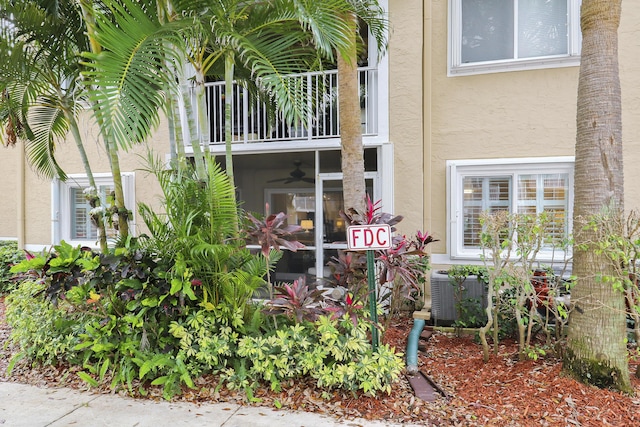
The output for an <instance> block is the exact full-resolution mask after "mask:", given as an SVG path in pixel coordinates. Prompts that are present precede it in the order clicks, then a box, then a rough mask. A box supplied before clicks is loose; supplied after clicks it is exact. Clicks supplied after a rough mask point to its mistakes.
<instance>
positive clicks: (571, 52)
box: [447, 0, 582, 77]
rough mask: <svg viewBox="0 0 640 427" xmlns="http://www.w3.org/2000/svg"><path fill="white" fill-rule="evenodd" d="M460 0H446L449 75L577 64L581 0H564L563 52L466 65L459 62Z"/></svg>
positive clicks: (580, 44)
mask: <svg viewBox="0 0 640 427" xmlns="http://www.w3.org/2000/svg"><path fill="white" fill-rule="evenodd" d="M462 1H464V0H449V18H448V19H449V25H448V47H447V75H448V76H449V77H452V76H463V75H474V74H487V73H500V72H507V71H522V70H534V69H543V68H560V67H575V66H578V65H580V50H581V47H582V33H581V31H580V4H581V3H582V0H567V2H568V4H567V14H568V15H569V30H568V38H569V40H568V43H569V46H568V52H567V54H566V55H560V56H552V57H535V58H524V59H503V60H497V61H484V62H473V63H468V64H463V63H462Z"/></svg>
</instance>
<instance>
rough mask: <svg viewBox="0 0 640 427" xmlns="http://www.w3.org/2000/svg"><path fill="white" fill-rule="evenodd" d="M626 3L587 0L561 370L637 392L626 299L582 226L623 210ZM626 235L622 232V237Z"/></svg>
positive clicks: (593, 233) (583, 18)
mask: <svg viewBox="0 0 640 427" xmlns="http://www.w3.org/2000/svg"><path fill="white" fill-rule="evenodd" d="M620 4H621V0H583V2H582V9H581V28H582V37H583V38H582V60H581V64H580V77H579V83H578V111H577V138H576V159H575V196H574V197H575V199H574V200H575V201H574V206H575V207H574V218H573V221H574V235H575V244H574V252H573V254H574V255H573V273H574V275H575V276H576V277H577V283H576V284H575V286H574V288H573V289H572V291H571V304H572V306H573V309H572V312H571V315H570V316H571V317H570V320H569V329H568V336H567V352H566V356H565V358H564V366H563V369H564V371H565V372H567V373H569V374H570V375H572V376H574V377H576V378H578V379H579V380H581V381H583V382H586V383H591V384H596V385H598V386H601V387H614V388H617V389H619V390H622V391H625V392H632V391H633V387H632V386H631V384H630V380H629V366H628V362H627V347H626V339H625V338H626V323H625V304H624V296H623V293H622V292H620V291H618V290H616V289H614V287H613V286H612V284H611V282H610V281H607V280H604V279H603V278H605V277H613V276H614V275H615V269H614V267H613V266H612V265H611V264H610V262H608V261H607V258H606V255H604V254H602V253H601V252H602V251H598V250H596V248H597V246H596V245H597V242H596V240H597V239H596V231H595V230H593V229H591V228H588V227H585V226H584V224H585V222H586V221H588V220H589V219H590V218H592V217H593V216H594V215H598V214H601V213H602V212H603V210H607V209H609V210H611V211H612V214H613V215H616V214H617V213H619V212H622V211H623V210H624V198H623V194H624V183H623V162H622V113H621V97H620V80H619V75H618V26H619V23H620ZM621 232H622V230H618V233H617V234H618V235H622V234H621Z"/></svg>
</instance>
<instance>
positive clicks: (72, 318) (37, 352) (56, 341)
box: [6, 281, 89, 365]
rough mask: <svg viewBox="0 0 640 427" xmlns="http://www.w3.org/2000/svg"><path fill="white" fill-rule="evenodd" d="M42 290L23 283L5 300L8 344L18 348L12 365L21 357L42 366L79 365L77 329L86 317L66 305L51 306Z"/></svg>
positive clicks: (28, 282) (40, 286)
mask: <svg viewBox="0 0 640 427" xmlns="http://www.w3.org/2000/svg"><path fill="white" fill-rule="evenodd" d="M44 289H45V285H44V283H37V282H32V281H25V282H22V283H21V284H20V286H18V287H17V288H16V289H15V290H14V291H13V292H11V294H10V295H9V296H8V297H7V306H6V319H7V323H8V324H9V325H10V326H11V335H10V337H9V341H10V342H12V343H14V344H17V345H18V346H19V348H20V351H19V352H18V353H17V354H16V355H14V357H13V362H15V361H16V360H18V359H20V358H23V357H26V358H27V359H29V360H31V361H33V362H37V363H41V364H56V363H58V362H60V361H66V362H70V363H73V362H79V359H78V357H77V356H78V352H77V351H76V350H75V346H76V345H77V344H78V343H79V342H80V336H79V333H80V332H81V328H80V326H81V325H82V324H84V322H86V321H89V318H88V316H86V315H85V314H84V313H80V312H77V311H74V310H69V308H70V306H69V305H67V304H66V303H63V304H61V305H60V306H59V307H57V308H56V307H54V306H53V305H52V304H51V303H50V302H49V301H47V300H46V299H45V297H44V292H43V291H44ZM13 362H12V365H13Z"/></svg>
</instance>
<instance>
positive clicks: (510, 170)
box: [447, 157, 573, 259]
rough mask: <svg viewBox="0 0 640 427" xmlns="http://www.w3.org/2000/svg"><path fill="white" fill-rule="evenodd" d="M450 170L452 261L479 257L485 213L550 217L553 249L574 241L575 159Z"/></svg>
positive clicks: (476, 163) (466, 164) (470, 164)
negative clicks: (571, 235) (571, 239)
mask: <svg viewBox="0 0 640 427" xmlns="http://www.w3.org/2000/svg"><path fill="white" fill-rule="evenodd" d="M447 168H448V175H447V177H448V186H447V187H448V188H449V192H450V194H449V196H448V200H449V209H448V214H449V216H450V217H449V221H450V222H449V224H450V226H449V235H450V241H449V251H450V255H451V257H452V258H456V257H459V258H470V259H477V258H479V257H480V255H481V247H480V243H481V240H480V239H481V235H482V225H481V223H480V217H481V215H482V214H483V212H497V211H500V210H507V211H509V212H512V213H520V214H528V215H541V214H545V215H546V216H547V230H546V237H547V239H548V240H547V241H548V246H549V248H550V249H549V250H551V246H552V245H554V244H555V245H556V246H557V243H558V242H560V241H562V240H563V239H565V238H567V237H568V236H569V234H570V232H571V223H570V218H571V215H572V192H573V158H572V157H554V158H526V159H493V160H491V159H485V160H456V161H448V162H447ZM556 254H557V250H556Z"/></svg>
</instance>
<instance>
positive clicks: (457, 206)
mask: <svg viewBox="0 0 640 427" xmlns="http://www.w3.org/2000/svg"><path fill="white" fill-rule="evenodd" d="M446 165H447V188H446V191H447V236H448V239H447V240H448V241H447V251H448V253H449V258H450V259H451V260H475V261H478V260H480V259H481V255H482V250H481V249H480V248H468V247H464V245H463V237H464V230H463V225H464V224H463V217H462V209H463V189H464V183H463V181H464V178H465V177H467V176H474V177H476V176H487V177H489V176H491V177H492V176H509V177H511V182H512V183H513V184H512V186H511V193H512V195H511V200H510V211H511V212H517V209H518V200H517V191H518V188H517V187H518V185H517V178H518V176H519V175H532V174H533V175H540V174H558V173H561V174H567V175H568V177H569V182H568V184H567V199H568V200H567V220H568V231H569V233H571V230H572V225H571V220H572V218H573V171H574V157H572V156H563V157H529V158H521V159H481V160H448V161H447V163H446ZM564 256H565V254H564V253H563V252H562V251H560V250H558V249H556V250H555V251H552V250H542V251H540V252H539V254H538V260H540V261H543V262H550V261H554V262H562V261H563V260H564Z"/></svg>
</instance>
